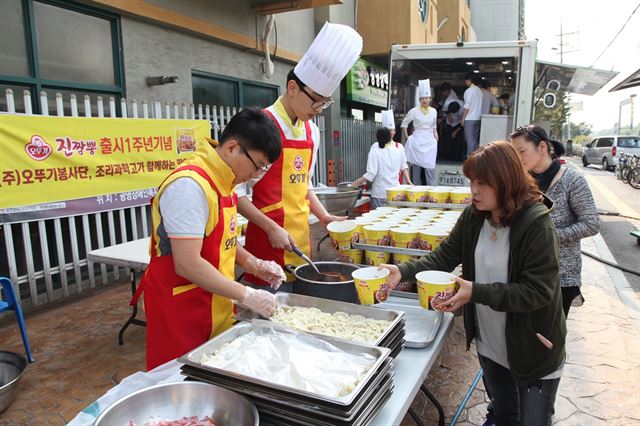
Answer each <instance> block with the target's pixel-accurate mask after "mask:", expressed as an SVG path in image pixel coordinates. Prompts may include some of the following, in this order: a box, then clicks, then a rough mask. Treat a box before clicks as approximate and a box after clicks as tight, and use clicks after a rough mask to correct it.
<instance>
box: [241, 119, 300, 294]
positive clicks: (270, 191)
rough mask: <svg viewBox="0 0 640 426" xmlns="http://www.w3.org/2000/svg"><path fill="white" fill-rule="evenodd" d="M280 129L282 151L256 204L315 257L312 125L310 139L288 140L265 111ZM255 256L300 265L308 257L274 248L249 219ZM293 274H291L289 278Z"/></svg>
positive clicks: (248, 244) (258, 189)
mask: <svg viewBox="0 0 640 426" xmlns="http://www.w3.org/2000/svg"><path fill="white" fill-rule="evenodd" d="M264 112H265V113H266V114H268V115H269V116H270V117H271V118H272V119H273V121H275V123H276V125H277V126H278V128H279V129H280V140H281V141H282V153H281V155H280V157H279V158H278V160H276V162H275V163H273V165H272V166H271V168H270V169H269V171H268V172H267V173H266V174H265V175H264V176H263V177H262V179H260V181H259V182H258V183H257V184H256V185H255V186H254V187H253V196H252V202H253V204H254V205H255V206H256V207H257V208H258V209H259V210H260V211H261V212H262V213H264V214H265V215H267V216H268V217H269V218H271V219H272V220H273V221H274V222H276V223H277V224H278V225H280V226H281V227H282V228H284V229H285V230H286V231H287V232H288V233H289V234H290V235H291V237H292V238H293V240H294V241H295V242H296V245H297V246H298V248H300V250H302V252H303V253H305V254H306V255H307V256H311V239H310V236H309V210H310V209H309V198H308V197H307V191H308V190H309V170H310V169H311V159H312V157H313V139H312V137H311V126H310V125H309V123H305V124H304V125H305V132H306V139H304V140H294V139H287V138H286V136H285V134H284V131H283V130H282V128H281V127H280V125H279V123H278V120H276V118H275V117H274V116H273V114H272V113H271V112H270V111H268V110H264ZM244 247H245V248H246V249H247V250H248V251H250V252H251V253H253V254H254V255H255V256H257V257H259V258H261V259H266V260H273V261H275V262H276V263H278V265H280V266H284V265H286V264H288V265H300V264H302V263H304V260H302V259H300V257H298V256H296V255H295V254H293V253H291V252H288V251H286V250H280V249H275V248H273V247H271V243H270V242H269V237H268V236H267V234H266V233H265V232H264V231H263V230H262V228H260V227H258V226H256V225H255V224H253V223H251V222H249V225H248V226H247V233H246V236H245V246H244ZM245 280H247V281H248V282H250V283H254V284H259V285H268V284H267V283H266V282H265V281H263V280H261V279H260V278H258V277H255V276H253V275H251V274H245ZM292 280H293V276H291V274H287V281H292Z"/></svg>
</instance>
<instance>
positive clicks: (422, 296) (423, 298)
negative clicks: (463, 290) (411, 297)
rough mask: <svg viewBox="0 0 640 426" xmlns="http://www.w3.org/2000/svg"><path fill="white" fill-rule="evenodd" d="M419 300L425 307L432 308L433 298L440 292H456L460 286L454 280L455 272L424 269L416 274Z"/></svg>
mask: <svg viewBox="0 0 640 426" xmlns="http://www.w3.org/2000/svg"><path fill="white" fill-rule="evenodd" d="M416 286H417V287H418V300H419V301H420V306H422V307H423V308H424V309H431V310H433V307H432V306H431V299H433V298H434V297H436V295H438V294H446V293H455V292H457V291H458V288H459V287H460V286H459V285H458V283H456V282H455V281H454V280H453V274H450V273H448V272H442V271H422V272H418V273H417V274H416Z"/></svg>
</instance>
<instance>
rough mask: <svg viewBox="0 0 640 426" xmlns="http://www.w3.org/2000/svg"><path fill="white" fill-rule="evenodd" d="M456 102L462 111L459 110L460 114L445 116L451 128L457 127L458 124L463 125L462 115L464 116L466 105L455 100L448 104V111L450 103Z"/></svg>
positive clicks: (447, 114) (453, 113)
mask: <svg viewBox="0 0 640 426" xmlns="http://www.w3.org/2000/svg"><path fill="white" fill-rule="evenodd" d="M452 102H455V103H457V104H458V105H460V109H459V110H458V112H450V113H446V114H445V115H444V116H445V120H446V121H447V124H448V125H449V126H451V127H456V126H457V125H458V124H460V123H462V115H463V114H464V103H462V101H461V100H459V99H454V100H452V101H451V102H449V103H447V104H446V105H447V109H448V106H449V104H450V103H452Z"/></svg>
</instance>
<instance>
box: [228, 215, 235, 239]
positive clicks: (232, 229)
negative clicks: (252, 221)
mask: <svg viewBox="0 0 640 426" xmlns="http://www.w3.org/2000/svg"><path fill="white" fill-rule="evenodd" d="M229 232H231V233H232V234H235V232H236V215H232V216H231V220H230V221H229Z"/></svg>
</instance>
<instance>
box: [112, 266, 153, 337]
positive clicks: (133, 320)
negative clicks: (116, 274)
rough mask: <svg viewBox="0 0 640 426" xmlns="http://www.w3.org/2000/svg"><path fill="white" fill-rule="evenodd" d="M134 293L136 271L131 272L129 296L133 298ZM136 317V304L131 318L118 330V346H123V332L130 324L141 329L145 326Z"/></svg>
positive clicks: (143, 322) (144, 323)
mask: <svg viewBox="0 0 640 426" xmlns="http://www.w3.org/2000/svg"><path fill="white" fill-rule="evenodd" d="M135 293H136V271H134V270H131V295H132V296H133V295H134V294H135ZM137 315H138V304H137V303H136V304H135V305H133V310H132V311H131V316H130V317H129V319H128V320H127V322H125V323H124V325H123V326H122V328H120V332H119V333H118V344H119V345H120V346H122V345H124V331H125V330H126V329H127V327H129V325H130V324H135V325H140V326H142V327H146V326H147V322H146V321H143V320H139V319H137V318H136V316H137Z"/></svg>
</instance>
